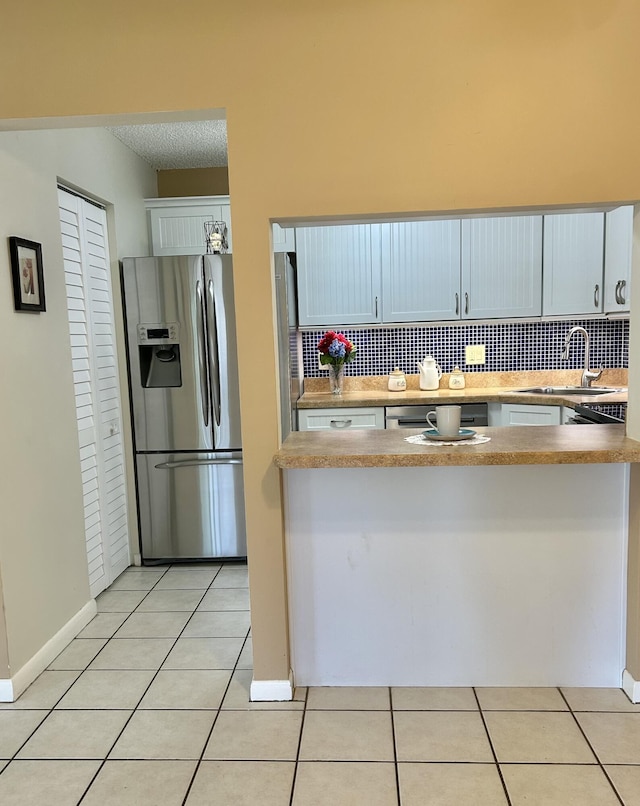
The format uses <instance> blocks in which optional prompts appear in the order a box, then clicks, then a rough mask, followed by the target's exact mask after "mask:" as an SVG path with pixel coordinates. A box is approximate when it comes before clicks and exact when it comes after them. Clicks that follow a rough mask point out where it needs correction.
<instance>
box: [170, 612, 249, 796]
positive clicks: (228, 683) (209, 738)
mask: <svg viewBox="0 0 640 806" xmlns="http://www.w3.org/2000/svg"><path fill="white" fill-rule="evenodd" d="M193 612H194V613H195V612H196V611H195V610H194V611H193ZM187 623H188V622H187ZM250 632H251V627H249V629H248V630H247V634H246V636H245V639H244V641H243V642H242V646H241V647H240V652H238V657H237V658H236V663H235V666H234V667H233V669H232V671H231V674H230V675H229V680H228V682H227V685H226V687H225V690H224V692H223V694H222V696H221V697H220V704H219V705H218V708H217V710H216V714H215V716H214V718H213V723H212V725H211V728H210V730H209V732H208V733H207V738H206V739H205V740H204V744H203V746H202V752H201V753H200V758H199V759H198V760H197V763H196V766H195V769H194V771H193V775H192V776H191V780H190V781H189V785H188V786H187V791H186V792H185V794H184V798H183V799H182V801H181V806H185V804H186V802H187V798H188V797H189V794H190V793H191V789H192V787H193V784H194V782H195V780H196V775H197V774H198V770H199V769H200V765H201V764H202V760H203V758H204V754H205V753H206V752H207V745H208V744H209V741H210V740H211V735H212V733H213V729H214V728H215V726H216V724H217V722H218V718H219V717H220V713H221V711H222V704H223V702H224V698H225V697H226V696H227V692H228V691H229V687H230V686H231V681H232V680H233V675H234V674H235V673H236V669H237V666H238V661H239V660H240V655H241V654H242V651H243V650H244V648H245V646H246V644H247V641H248V639H249V633H250Z"/></svg>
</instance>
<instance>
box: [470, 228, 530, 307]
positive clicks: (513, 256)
mask: <svg viewBox="0 0 640 806" xmlns="http://www.w3.org/2000/svg"><path fill="white" fill-rule="evenodd" d="M541 287H542V216H537V215H534V216H505V217H501V218H472V219H466V220H464V221H463V222H462V287H461V299H460V308H461V311H460V314H461V316H462V318H463V319H495V318H498V317H511V316H539V315H540V310H541Z"/></svg>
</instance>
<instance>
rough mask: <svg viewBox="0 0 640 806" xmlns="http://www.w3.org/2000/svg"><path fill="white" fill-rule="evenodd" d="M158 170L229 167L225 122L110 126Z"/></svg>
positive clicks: (111, 130) (112, 131) (203, 121)
mask: <svg viewBox="0 0 640 806" xmlns="http://www.w3.org/2000/svg"><path fill="white" fill-rule="evenodd" d="M106 128H107V130H108V131H110V132H111V133H112V134H113V135H115V136H116V137H117V138H118V139H119V140H121V141H122V142H123V143H124V144H125V145H126V146H128V147H129V148H130V149H131V150H132V151H135V153H136V154H137V155H138V156H139V157H142V159H143V160H145V161H146V162H148V163H149V164H150V165H151V166H152V167H153V168H156V170H159V171H161V170H167V169H171V168H220V167H223V166H226V164H227V122H226V120H196V121H191V122H189V123H143V124H140V125H137V126H107V127H106Z"/></svg>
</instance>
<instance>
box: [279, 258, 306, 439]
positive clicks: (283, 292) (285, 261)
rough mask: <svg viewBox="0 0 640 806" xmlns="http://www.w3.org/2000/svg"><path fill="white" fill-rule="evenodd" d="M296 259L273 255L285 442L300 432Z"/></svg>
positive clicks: (300, 349)
mask: <svg viewBox="0 0 640 806" xmlns="http://www.w3.org/2000/svg"><path fill="white" fill-rule="evenodd" d="M293 260H295V255H289V254H287V253H286V252H278V253H276V254H275V255H274V269H275V276H274V280H275V283H274V286H275V301H276V332H277V340H278V376H279V383H280V433H281V438H282V439H283V440H284V439H285V438H286V437H287V436H288V435H289V434H290V432H291V431H297V430H298V411H297V408H296V401H297V400H298V398H299V397H300V396H301V394H302V384H303V379H302V334H301V333H300V332H299V331H298V318H297V315H296V313H297V312H296V304H295V300H296V273H295V268H294V264H293Z"/></svg>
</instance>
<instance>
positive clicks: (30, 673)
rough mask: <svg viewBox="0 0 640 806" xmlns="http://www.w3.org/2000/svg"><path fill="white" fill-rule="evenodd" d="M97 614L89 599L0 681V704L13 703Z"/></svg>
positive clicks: (92, 601)
mask: <svg viewBox="0 0 640 806" xmlns="http://www.w3.org/2000/svg"><path fill="white" fill-rule="evenodd" d="M97 612H98V608H97V605H96V602H95V599H91V601H89V602H87V603H86V605H85V606H84V607H83V608H82V609H81V610H79V611H78V612H77V613H76V614H75V616H72V618H70V619H69V621H67V623H66V624H65V625H64V626H63V627H62V628H61V629H60V630H58V632H57V633H56V634H55V635H54V636H53V638H50V639H49V640H48V641H47V643H46V644H45V645H44V646H43V647H42V648H41V649H39V650H38V651H37V652H36V654H35V655H34V656H33V657H32V658H31V659H30V660H28V661H27V662H26V663H25V664H24V666H22V667H21V668H20V669H18V671H17V672H16V673H15V674H14V675H13V676H12V677H11V678H9V679H8V680H7V679H4V680H0V702H15V701H16V700H17V699H18V697H19V696H20V695H21V694H22V692H23V691H25V690H26V689H27V688H28V687H29V686H30V685H31V684H32V683H33V681H34V680H35V679H36V677H38V675H39V674H41V673H42V672H44V670H45V669H46V668H47V666H48V665H49V664H50V663H51V661H52V660H54V658H57V656H58V655H59V654H60V653H61V652H62V650H63V649H64V648H65V647H66V646H67V645H68V644H69V643H70V642H71V641H73V639H74V638H75V637H76V635H77V634H78V633H79V632H80V631H81V630H83V629H84V628H85V627H86V626H87V624H88V623H89V622H90V621H91V619H92V618H93V617H94V616H95V614H96V613H97Z"/></svg>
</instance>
